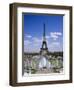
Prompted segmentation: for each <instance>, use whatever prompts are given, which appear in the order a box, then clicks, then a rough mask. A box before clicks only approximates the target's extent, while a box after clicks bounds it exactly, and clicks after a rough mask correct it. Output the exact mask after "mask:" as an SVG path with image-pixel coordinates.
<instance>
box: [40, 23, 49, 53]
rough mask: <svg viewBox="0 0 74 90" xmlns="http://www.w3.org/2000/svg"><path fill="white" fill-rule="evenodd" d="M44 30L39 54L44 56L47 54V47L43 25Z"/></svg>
mask: <svg viewBox="0 0 74 90" xmlns="http://www.w3.org/2000/svg"><path fill="white" fill-rule="evenodd" d="M43 27H44V30H43V41H42V47H41V49H40V54H42V55H46V54H47V53H48V47H47V42H46V32H45V24H44V26H43Z"/></svg>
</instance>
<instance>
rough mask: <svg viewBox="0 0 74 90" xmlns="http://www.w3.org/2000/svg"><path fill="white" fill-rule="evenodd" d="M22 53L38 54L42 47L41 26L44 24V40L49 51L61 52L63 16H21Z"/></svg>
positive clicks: (30, 14)
mask: <svg viewBox="0 0 74 90" xmlns="http://www.w3.org/2000/svg"><path fill="white" fill-rule="evenodd" d="M23 19H24V20H23V21H24V26H23V27H24V51H25V52H39V51H40V48H41V45H42V39H43V38H42V36H43V24H44V23H45V30H46V40H47V46H48V49H49V51H51V52H54V51H62V50H63V16H62V15H42V14H32V13H28V14H23Z"/></svg>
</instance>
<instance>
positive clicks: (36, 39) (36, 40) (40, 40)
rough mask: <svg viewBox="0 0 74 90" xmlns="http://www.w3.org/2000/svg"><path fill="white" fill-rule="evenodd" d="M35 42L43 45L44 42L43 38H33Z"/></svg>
mask: <svg viewBox="0 0 74 90" xmlns="http://www.w3.org/2000/svg"><path fill="white" fill-rule="evenodd" d="M33 41H34V42H35V43H41V42H42V39H41V38H37V37H34V38H33Z"/></svg>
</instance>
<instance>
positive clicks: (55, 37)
mask: <svg viewBox="0 0 74 90" xmlns="http://www.w3.org/2000/svg"><path fill="white" fill-rule="evenodd" d="M61 35H62V33H61V32H50V37H51V38H53V40H57V39H58V38H59V36H61Z"/></svg>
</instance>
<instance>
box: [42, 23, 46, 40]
mask: <svg viewBox="0 0 74 90" xmlns="http://www.w3.org/2000/svg"><path fill="white" fill-rule="evenodd" d="M43 41H46V34H45V23H44V32H43Z"/></svg>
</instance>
